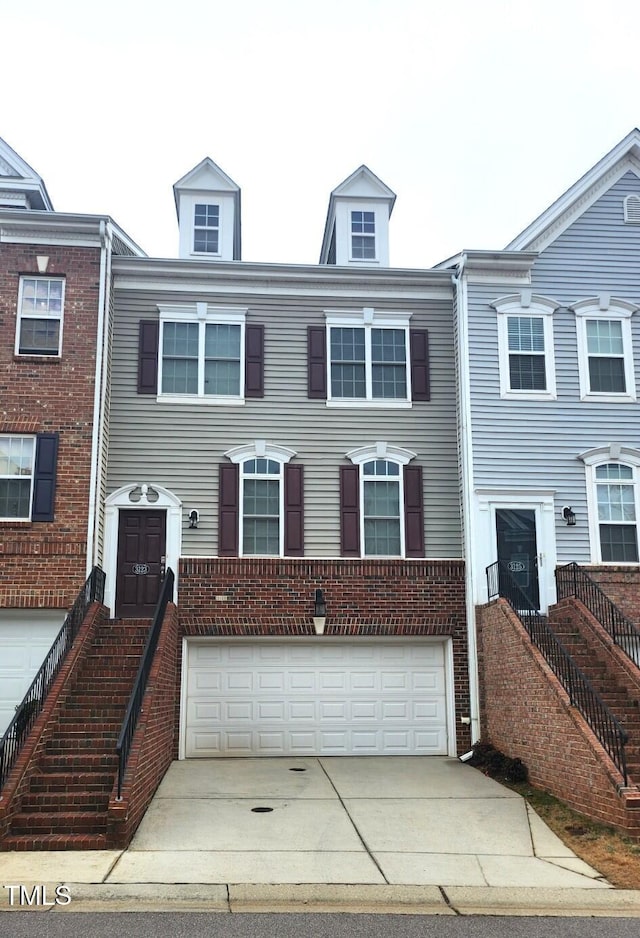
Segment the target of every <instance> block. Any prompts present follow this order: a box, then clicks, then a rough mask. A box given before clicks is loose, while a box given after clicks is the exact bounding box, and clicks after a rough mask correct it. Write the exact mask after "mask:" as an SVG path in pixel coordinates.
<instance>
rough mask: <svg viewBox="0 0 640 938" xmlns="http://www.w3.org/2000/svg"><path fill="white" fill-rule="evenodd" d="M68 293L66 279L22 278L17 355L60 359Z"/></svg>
mask: <svg viewBox="0 0 640 938" xmlns="http://www.w3.org/2000/svg"><path fill="white" fill-rule="evenodd" d="M64 292H65V279H64V277H38V276H33V277H31V276H23V277H20V286H19V289H18V315H17V322H16V343H15V354H16V355H21V356H22V355H38V356H43V357H47V358H59V357H60V355H61V354H62V326H63V321H64Z"/></svg>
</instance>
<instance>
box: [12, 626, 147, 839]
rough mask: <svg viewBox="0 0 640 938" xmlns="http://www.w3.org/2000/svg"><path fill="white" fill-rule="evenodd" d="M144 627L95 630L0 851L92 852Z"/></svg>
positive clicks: (102, 828)
mask: <svg viewBox="0 0 640 938" xmlns="http://www.w3.org/2000/svg"><path fill="white" fill-rule="evenodd" d="M149 625H150V623H149V622H148V621H146V620H144V621H138V620H136V621H133V622H129V621H121V620H118V621H117V622H115V623H114V622H113V621H112V622H110V623H107V624H105V625H103V626H102V627H101V628H100V631H99V633H98V634H97V636H96V637H95V638H94V641H93V644H92V647H91V649H90V650H89V653H88V655H87V656H86V657H85V658H84V660H83V662H82V666H81V668H80V671H79V673H78V674H77V677H76V680H75V682H74V684H73V686H72V687H70V688H69V692H68V696H67V699H66V701H65V702H64V704H63V707H62V710H61V712H60V713H59V715H58V717H57V721H56V723H55V725H53V726H52V727H51V729H50V736H49V738H48V739H46V741H45V745H44V749H43V750H42V752H41V753H40V755H39V757H38V771H37V772H36V773H35V774H34V775H32V777H31V778H30V780H29V789H28V791H27V792H26V793H25V794H24V795H23V797H22V801H21V804H20V806H19V811H18V813H17V814H15V815H14V816H13V818H12V822H11V829H10V831H9V834H8V836H6V837H5V839H4V840H3V843H2V849H4V850H72V849H75V850H82V849H84V850H99V849H104V848H106V846H107V839H106V830H107V808H108V804H109V797H110V795H111V791H112V790H113V785H114V782H115V778H116V772H117V767H118V757H117V754H116V742H117V739H118V735H119V733H120V728H121V725H122V720H123V718H124V714H125V710H126V706H127V704H128V702H129V697H130V694H131V690H132V687H133V683H134V680H135V677H136V674H137V672H138V666H139V663H140V656H141V653H142V650H143V648H144V644H145V641H146V637H147V633H148V629H149Z"/></svg>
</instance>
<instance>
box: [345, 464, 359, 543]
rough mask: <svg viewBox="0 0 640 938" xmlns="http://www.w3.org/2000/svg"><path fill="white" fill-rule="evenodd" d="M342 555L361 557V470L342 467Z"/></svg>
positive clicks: (352, 467)
mask: <svg viewBox="0 0 640 938" xmlns="http://www.w3.org/2000/svg"><path fill="white" fill-rule="evenodd" d="M340 554H341V556H342V557H359V556H360V469H359V468H358V466H340Z"/></svg>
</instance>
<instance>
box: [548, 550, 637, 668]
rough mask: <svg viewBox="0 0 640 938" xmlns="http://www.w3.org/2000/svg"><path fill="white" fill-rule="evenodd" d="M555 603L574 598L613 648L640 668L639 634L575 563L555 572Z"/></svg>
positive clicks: (631, 623)
mask: <svg viewBox="0 0 640 938" xmlns="http://www.w3.org/2000/svg"><path fill="white" fill-rule="evenodd" d="M556 585H557V591H558V599H566V598H567V596H575V597H576V599H579V600H580V602H581V603H583V604H584V605H585V606H586V607H587V609H588V610H589V612H590V613H591V614H592V615H593V616H594V617H595V618H596V619H597V620H598V622H599V623H600V625H601V626H602V627H603V629H605V631H606V632H608V633H609V635H610V636H611V638H612V639H613V640H614V642H615V643H616V645H618V647H619V648H621V649H622V651H623V652H624V653H625V655H627V657H628V658H630V660H631V661H633V663H634V664H635V665H636V667H640V630H638V628H637V627H636V626H635V625H634V624H633V622H632V621H631V620H630V619H627V617H626V616H625V615H624V613H623V612H621V611H620V609H618V607H617V606H616V604H615V603H614V602H612V601H611V600H610V599H609V597H608V596H607V594H606V593H605V592H603V590H602V589H601V588H600V587H599V586H598V584H597V583H596V582H595V581H594V580H592V579H591V577H590V576H589V574H588V573H587V572H586V570H584V569H583V568H582V567H581V566H580V565H579V564H577V563H568V564H565V566H563V567H558V569H557V570H556Z"/></svg>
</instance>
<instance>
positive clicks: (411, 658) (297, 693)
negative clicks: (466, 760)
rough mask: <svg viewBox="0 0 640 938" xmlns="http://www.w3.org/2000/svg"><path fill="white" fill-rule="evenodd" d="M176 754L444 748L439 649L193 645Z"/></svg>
mask: <svg viewBox="0 0 640 938" xmlns="http://www.w3.org/2000/svg"><path fill="white" fill-rule="evenodd" d="M186 667H187V669H188V670H187V675H186V682H185V683H186V701H185V705H186V720H185V755H186V756H187V757H192V756H202V757H211V756H280V755H334V756H337V755H376V754H383V753H384V754H389V755H390V754H404V755H408V754H421V755H446V754H447V730H446V725H447V719H446V693H445V667H444V645H443V644H442V643H431V642H404V641H398V640H395V641H387V642H385V641H376V642H373V641H366V640H365V641H363V640H362V639H361V640H360V641H358V642H349V641H331V640H327V639H326V638H325V639H322V640H320V641H315V642H314V641H301V640H300V639H298V640H297V641H295V642H286V641H280V640H276V639H274V640H271V641H268V640H267V641H263V642H255V641H253V642H252V641H244V642H225V641H215V642H195V641H191V642H188V643H187V654H186Z"/></svg>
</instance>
